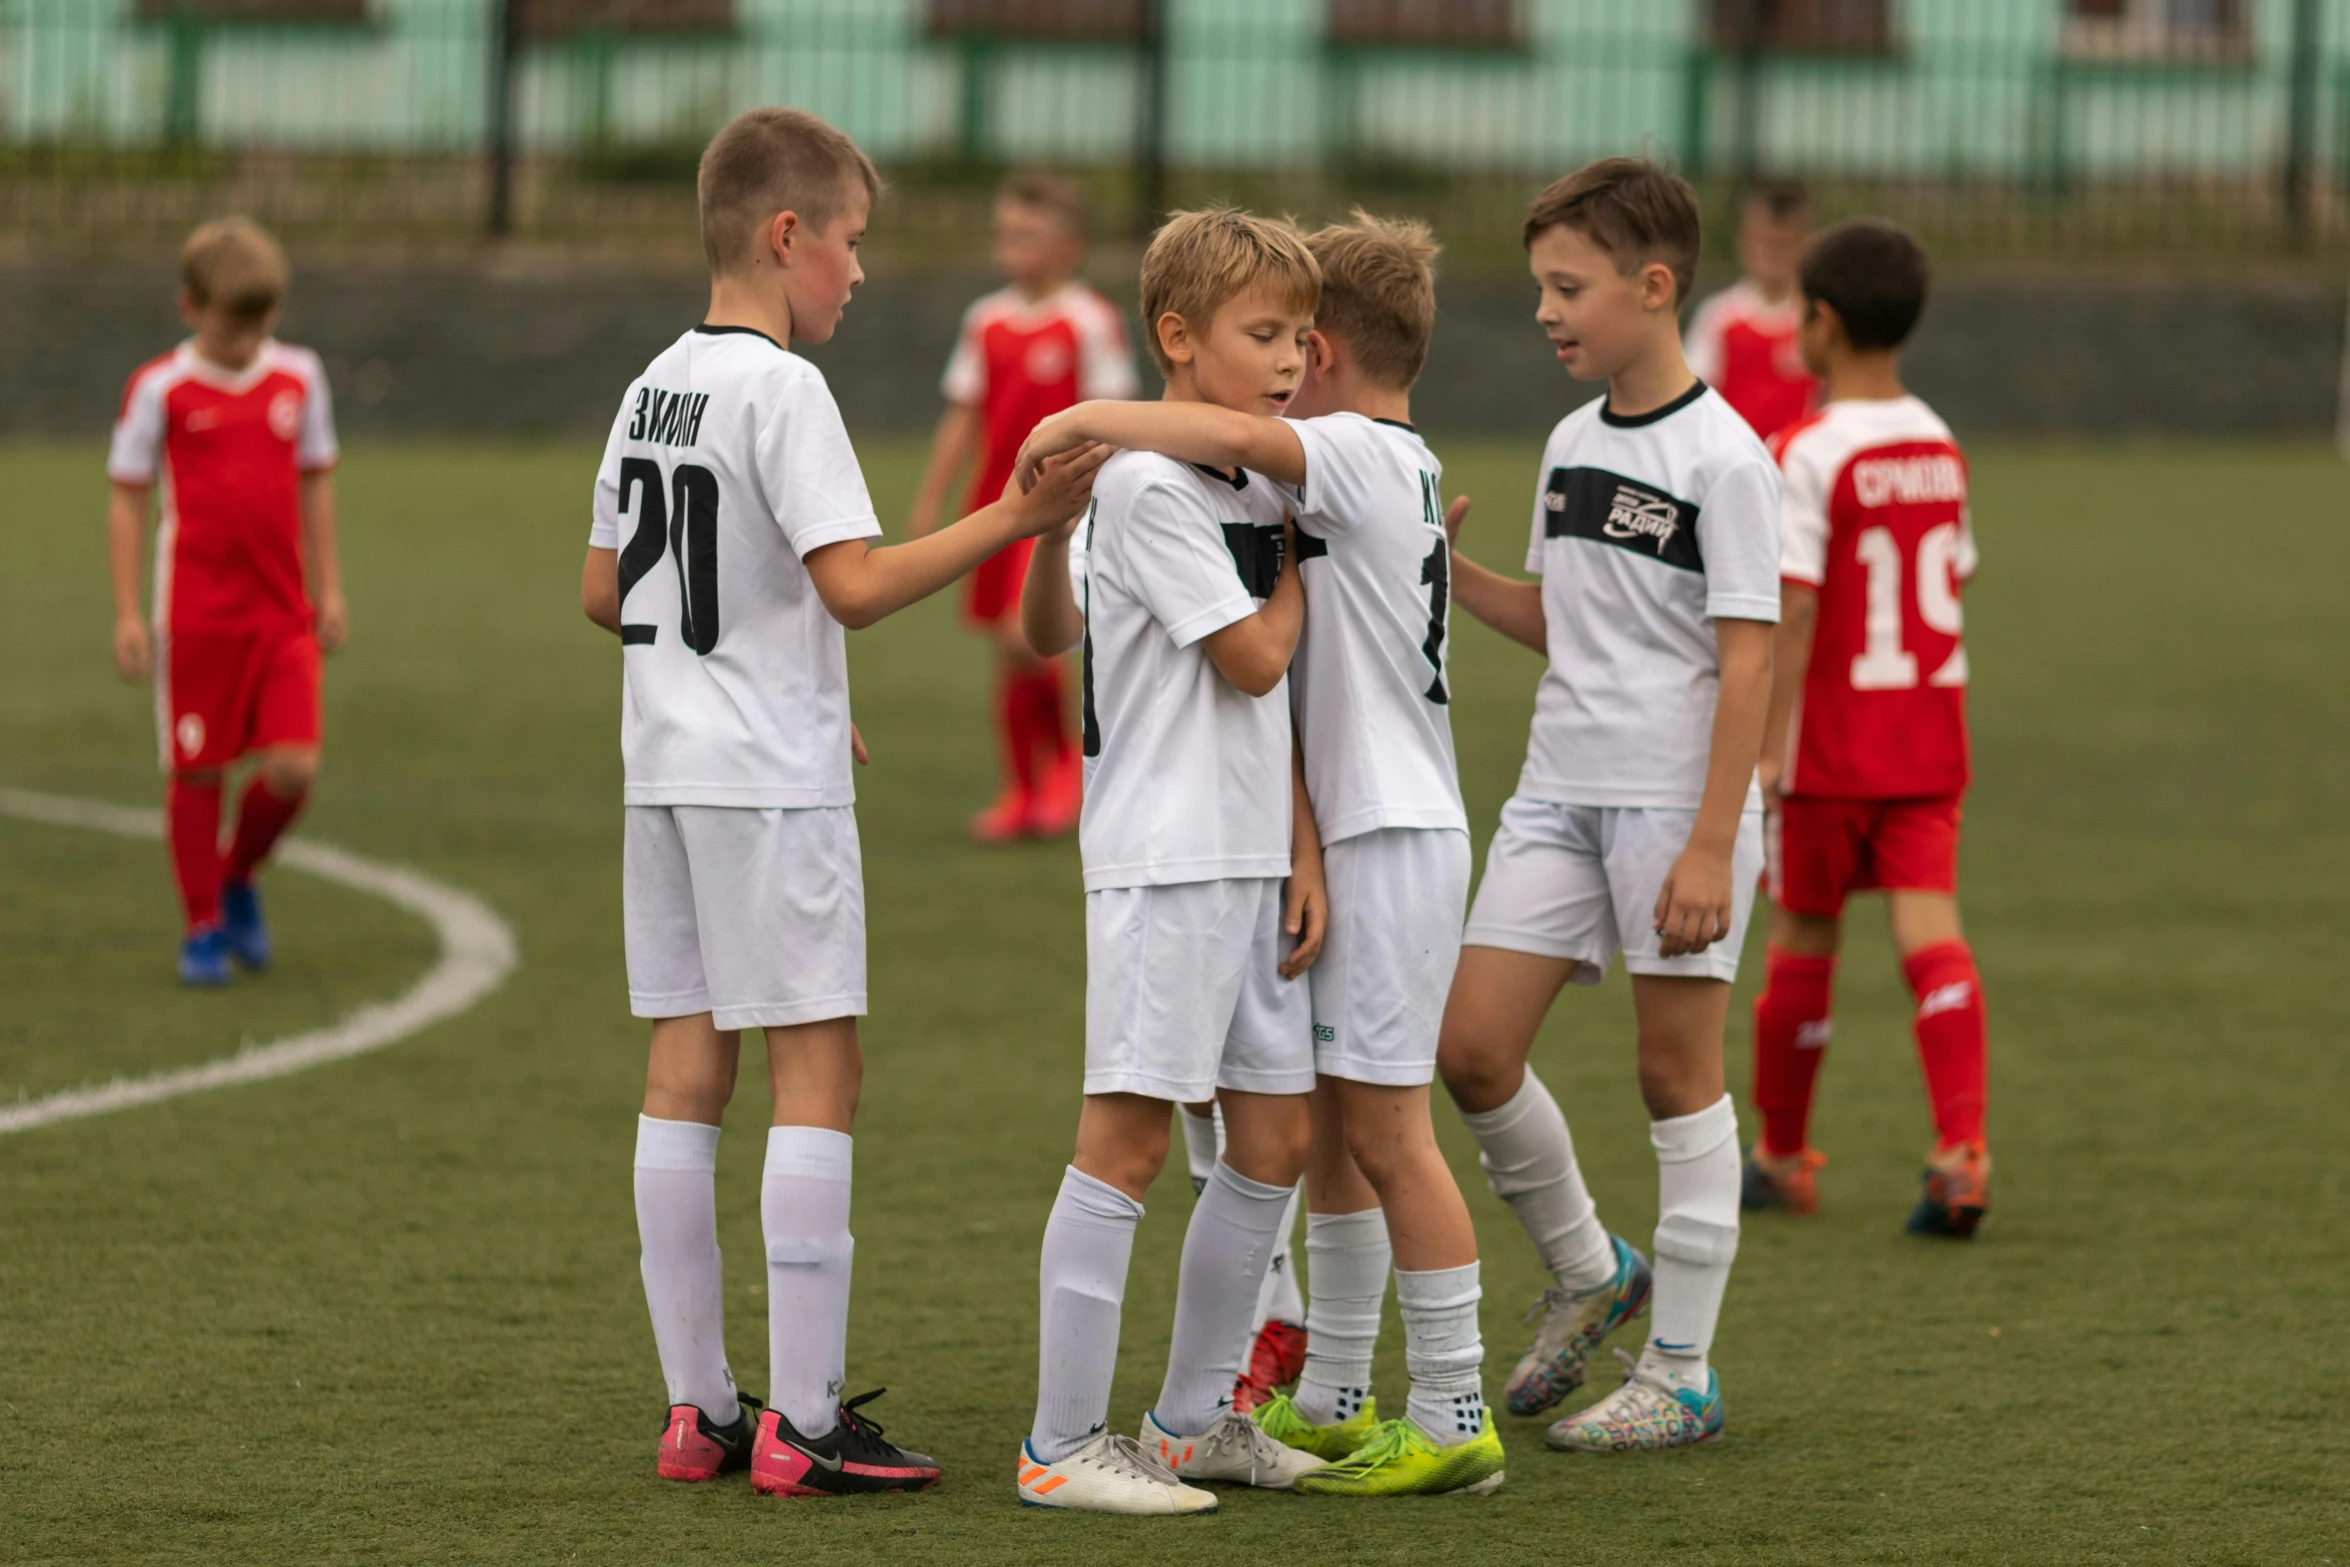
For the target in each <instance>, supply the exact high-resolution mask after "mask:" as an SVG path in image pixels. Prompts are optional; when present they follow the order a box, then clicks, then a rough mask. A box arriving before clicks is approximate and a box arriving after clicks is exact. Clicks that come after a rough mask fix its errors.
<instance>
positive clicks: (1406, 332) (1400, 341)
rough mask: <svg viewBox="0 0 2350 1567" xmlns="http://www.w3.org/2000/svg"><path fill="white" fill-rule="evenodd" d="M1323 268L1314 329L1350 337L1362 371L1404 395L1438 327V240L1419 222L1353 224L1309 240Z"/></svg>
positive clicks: (1367, 217)
mask: <svg viewBox="0 0 2350 1567" xmlns="http://www.w3.org/2000/svg"><path fill="white" fill-rule="evenodd" d="M1306 248H1307V249H1308V250H1311V251H1312V252H1313V253H1314V260H1315V262H1316V263H1318V264H1319V265H1320V266H1321V268H1322V305H1321V309H1320V310H1319V311H1318V312H1317V313H1316V316H1315V324H1316V325H1318V326H1319V327H1321V329H1322V330H1323V331H1325V332H1329V333H1331V334H1333V335H1335V336H1338V337H1342V338H1344V339H1346V345H1347V347H1348V348H1350V349H1352V350H1353V351H1354V356H1355V361H1356V363H1358V364H1360V365H1361V366H1362V367H1363V374H1364V375H1366V376H1368V377H1369V378H1370V379H1371V380H1372V381H1374V382H1376V383H1378V384H1379V385H1380V386H1384V387H1389V388H1393V389H1395V390H1398V391H1401V390H1404V389H1407V388H1409V387H1410V386H1411V384H1412V383H1413V382H1414V381H1417V380H1418V379H1419V378H1420V367H1421V366H1422V365H1424V364H1426V363H1427V362H1428V338H1429V335H1430V334H1431V333H1433V332H1434V331H1435V330H1436V267H1435V261H1436V255H1437V251H1438V249H1439V247H1438V245H1437V243H1436V237H1435V236H1434V235H1433V234H1431V233H1430V232H1429V231H1428V225H1427V224H1425V223H1422V222H1420V221H1418V220H1417V219H1414V218H1375V217H1373V216H1371V214H1369V213H1368V212H1365V211H1364V210H1363V209H1362V208H1360V207H1357V208H1355V210H1354V218H1353V221H1351V222H1347V223H1332V224H1329V225H1327V226H1325V227H1323V228H1320V229H1317V230H1315V231H1314V232H1313V233H1312V234H1309V235H1307V236H1306Z"/></svg>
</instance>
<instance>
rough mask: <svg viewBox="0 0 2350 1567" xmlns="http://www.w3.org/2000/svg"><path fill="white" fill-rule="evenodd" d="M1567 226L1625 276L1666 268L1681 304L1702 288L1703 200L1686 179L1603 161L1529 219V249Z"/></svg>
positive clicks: (1554, 193)
mask: <svg viewBox="0 0 2350 1567" xmlns="http://www.w3.org/2000/svg"><path fill="white" fill-rule="evenodd" d="M1560 227H1564V228H1570V229H1573V230H1574V231H1575V232H1576V233H1578V234H1580V235H1582V236H1583V237H1584V238H1585V239H1587V240H1589V241H1591V243H1592V244H1594V245H1596V246H1598V247H1599V248H1600V249H1601V250H1603V251H1605V252H1607V254H1608V258H1609V259H1610V260H1612V261H1614V262H1615V264H1616V270H1617V271H1618V272H1620V273H1622V274H1624V275H1625V276H1626V277H1629V276H1631V275H1632V272H1633V270H1634V269H1635V268H1638V267H1644V266H1647V265H1648V264H1649V263H1651V262H1662V263H1663V264H1664V265H1665V266H1667V267H1669V268H1670V269H1671V270H1672V274H1673V302H1674V303H1675V304H1679V303H1680V302H1681V301H1682V300H1685V299H1687V298H1688V297H1689V290H1690V288H1691V286H1692V285H1694V284H1695V283H1696V281H1697V250H1698V244H1699V241H1700V240H1701V238H1702V237H1703V235H1702V230H1701V229H1700V227H1699V224H1698V219H1697V193H1696V192H1695V191H1693V190H1691V189H1690V188H1689V182H1688V181H1687V180H1685V179H1683V178H1681V176H1680V175H1678V174H1675V173H1673V172H1672V171H1671V170H1670V169H1666V168H1663V167H1660V166H1659V165H1657V164H1655V163H1651V162H1650V161H1649V160H1648V159H1646V158H1602V159H1600V160H1599V161H1598V162H1597V163H1586V164H1585V165H1583V167H1581V168H1579V169H1577V170H1576V171H1575V172H1574V173H1572V174H1569V175H1566V176H1565V177H1563V178H1561V179H1557V180H1554V181H1552V182H1551V184H1550V186H1549V187H1548V188H1547V189H1545V190H1544V191H1543V193H1542V194H1541V195H1539V196H1537V197H1535V198H1534V209H1533V210H1532V211H1531V212H1529V213H1527V214H1526V228H1525V236H1524V237H1525V242H1526V245H1527V248H1529V249H1531V248H1532V247H1533V244H1534V240H1535V238H1536V236H1538V235H1540V234H1541V233H1542V231H1543V230H1545V229H1551V228H1560Z"/></svg>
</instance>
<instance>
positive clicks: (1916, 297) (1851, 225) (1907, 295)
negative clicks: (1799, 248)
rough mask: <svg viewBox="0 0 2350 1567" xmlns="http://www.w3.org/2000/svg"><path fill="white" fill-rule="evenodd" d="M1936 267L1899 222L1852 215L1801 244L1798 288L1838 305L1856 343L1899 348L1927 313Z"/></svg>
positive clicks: (1838, 316)
mask: <svg viewBox="0 0 2350 1567" xmlns="http://www.w3.org/2000/svg"><path fill="white" fill-rule="evenodd" d="M1933 271H1934V265H1933V262H1932V261H1931V260H1929V259H1928V258H1927V256H1926V247H1925V246H1923V245H1921V244H1919V243H1918V242H1917V237H1916V236H1915V235H1913V234H1911V233H1910V231H1909V230H1907V229H1905V228H1903V227H1902V226H1901V225H1900V224H1898V223H1888V222H1887V221H1886V220H1885V219H1883V218H1851V219H1848V220H1846V221H1845V222H1842V223H1838V224H1836V225H1835V226H1833V227H1832V228H1826V229H1822V230H1821V231H1820V232H1819V234H1818V235H1816V236H1815V237H1814V238H1813V239H1812V242H1811V243H1810V244H1808V245H1806V246H1804V247H1803V260H1802V262H1801V263H1799V264H1798V266H1797V269H1796V286H1797V287H1798V288H1800V289H1802V290H1803V297H1804V298H1805V299H1809V300H1816V301H1818V302H1819V303H1821V304H1823V305H1830V306H1833V307H1834V308H1835V311H1836V319H1837V320H1839V321H1841V322H1843V323H1844V340H1845V341H1846V342H1848V343H1850V344H1851V345H1852V346H1853V347H1855V348H1899V347H1900V346H1901V345H1902V344H1903V343H1904V342H1906V341H1907V340H1908V338H1909V334H1910V333H1911V331H1913V330H1914V329H1915V328H1916V326H1917V324H1918V317H1919V316H1921V315H1923V314H1925V310H1926V289H1927V285H1928V284H1929V283H1931V282H1932V280H1933Z"/></svg>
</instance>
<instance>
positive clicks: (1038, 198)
mask: <svg viewBox="0 0 2350 1567" xmlns="http://www.w3.org/2000/svg"><path fill="white" fill-rule="evenodd" d="M995 194H996V200H998V201H1008V202H1011V203H1013V204H1014V205H1015V206H1022V207H1034V208H1035V209H1036V210H1037V211H1039V212H1042V213H1044V214H1045V215H1047V216H1048V217H1050V218H1051V219H1052V220H1053V221H1054V222H1055V223H1058V224H1059V225H1060V226H1061V227H1062V228H1064V229H1066V230H1068V232H1069V233H1070V234H1071V235H1072V236H1074V237H1076V238H1078V239H1084V238H1086V237H1087V235H1088V234H1089V233H1090V232H1091V230H1092V228H1093V204H1092V203H1091V202H1089V201H1087V200H1086V199H1085V187H1084V186H1082V185H1080V184H1078V183H1077V182H1076V181H1075V180H1073V179H1070V178H1069V177H1068V176H1066V175H1062V174H1049V173H1047V172H1045V171H1044V170H1042V169H1024V170H1022V171H1021V172H1019V173H1017V174H1015V175H1013V176H1012V177H1011V178H1010V179H1008V180H1006V181H1004V183H1003V185H1002V187H1001V188H1000V189H998V190H997V191H996V193H995Z"/></svg>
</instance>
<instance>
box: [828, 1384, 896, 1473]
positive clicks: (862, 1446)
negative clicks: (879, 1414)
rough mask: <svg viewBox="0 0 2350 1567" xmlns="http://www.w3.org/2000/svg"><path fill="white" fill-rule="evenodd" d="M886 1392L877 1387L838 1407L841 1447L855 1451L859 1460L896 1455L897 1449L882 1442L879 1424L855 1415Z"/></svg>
mask: <svg viewBox="0 0 2350 1567" xmlns="http://www.w3.org/2000/svg"><path fill="white" fill-rule="evenodd" d="M888 1391H889V1389H888V1388H885V1387H877V1388H875V1389H874V1390H873V1391H872V1392H870V1393H859V1394H858V1395H857V1396H856V1397H855V1398H852V1399H850V1400H849V1401H848V1402H847V1403H844V1404H842V1405H841V1406H840V1429H841V1435H842V1437H843V1442H842V1445H843V1446H846V1447H853V1448H854V1449H856V1452H857V1456H859V1457H860V1458H884V1459H886V1458H892V1457H896V1456H897V1455H898V1451H899V1450H898V1449H897V1448H895V1447H893V1446H891V1445H890V1444H889V1443H888V1442H886V1441H883V1440H882V1436H881V1425H880V1423H879V1422H878V1421H875V1420H872V1419H869V1418H867V1417H866V1416H864V1415H861V1414H859V1413H857V1411H858V1410H859V1409H860V1408H862V1407H863V1406H865V1405H867V1404H870V1403H872V1402H873V1401H874V1400H875V1399H877V1398H879V1397H880V1396H881V1395H882V1394H884V1393H886V1392H888Z"/></svg>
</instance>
